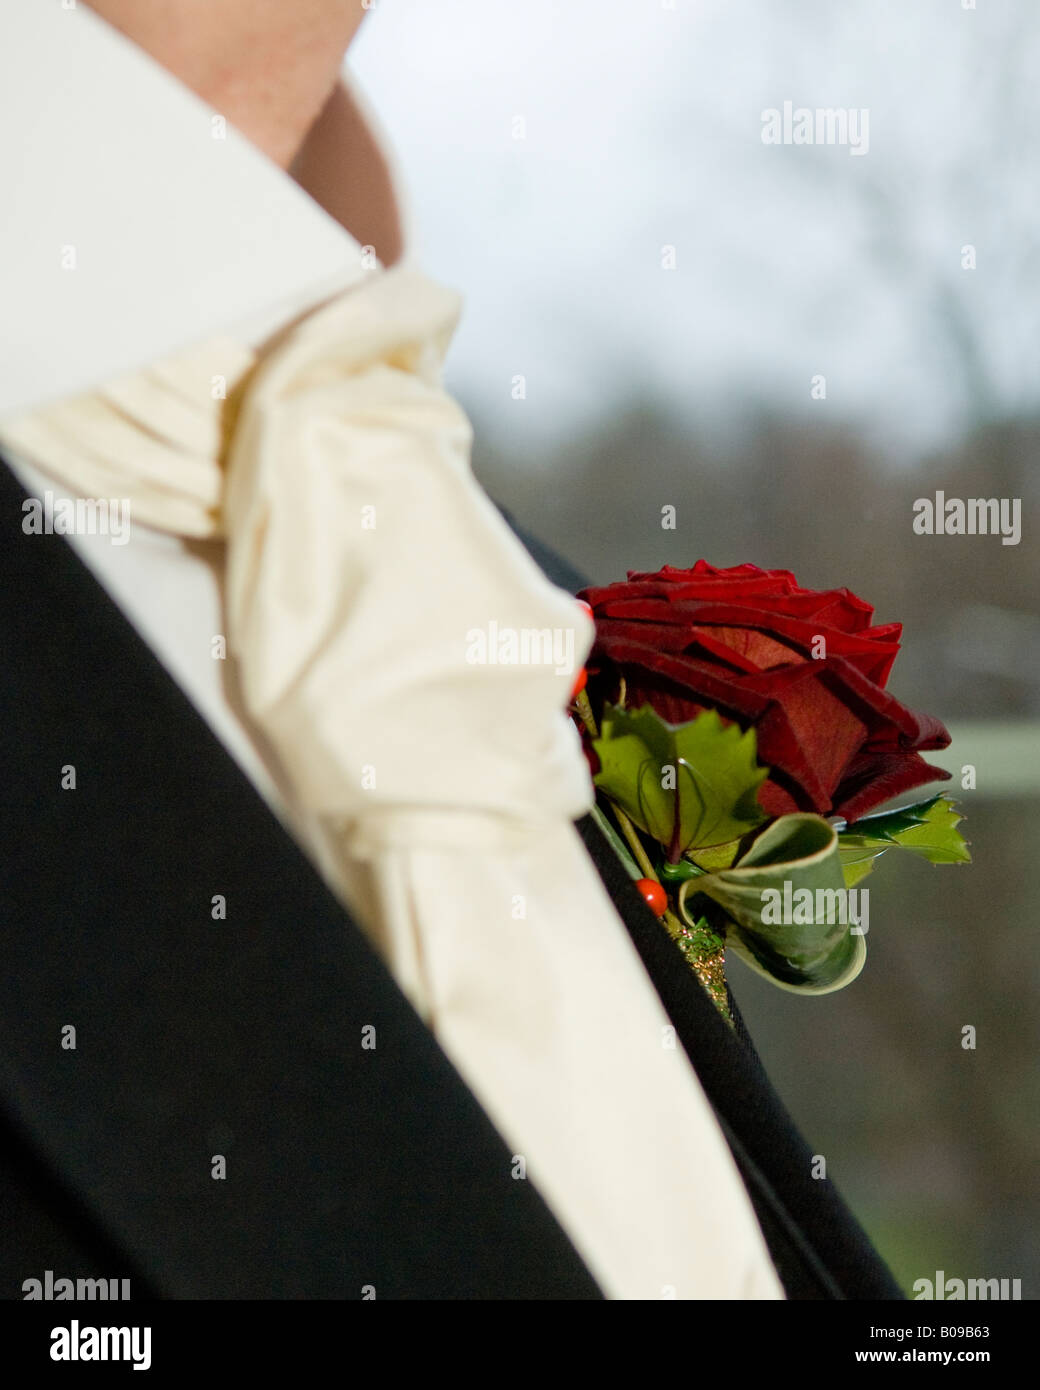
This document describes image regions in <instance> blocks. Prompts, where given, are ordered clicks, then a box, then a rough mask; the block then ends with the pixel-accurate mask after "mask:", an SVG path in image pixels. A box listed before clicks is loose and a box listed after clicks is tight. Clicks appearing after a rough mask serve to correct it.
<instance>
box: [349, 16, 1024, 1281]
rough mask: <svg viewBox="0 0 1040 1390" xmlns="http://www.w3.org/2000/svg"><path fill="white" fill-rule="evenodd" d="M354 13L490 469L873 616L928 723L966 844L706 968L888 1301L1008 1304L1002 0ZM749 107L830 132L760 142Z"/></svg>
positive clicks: (641, 565) (1005, 40)
mask: <svg viewBox="0 0 1040 1390" xmlns="http://www.w3.org/2000/svg"><path fill="white" fill-rule="evenodd" d="M372 7H373V8H374V9H376V10H377V13H376V14H374V15H372V16H371V17H370V18H369V20H368V21H367V23H366V25H365V26H364V28H363V30H362V33H361V36H360V38H359V40H358V41H357V43H356V45H355V47H354V48H353V49H352V56H351V62H352V66H353V68H354V71H355V72H356V74H357V75H358V77H359V79H360V81H361V85H362V87H363V88H364V89H365V91H366V92H367V93H368V95H369V97H370V98H371V100H372V102H373V104H374V106H375V108H376V110H377V111H378V113H379V116H380V118H381V120H382V122H383V124H384V125H385V127H386V129H387V131H388V133H389V135H390V139H391V142H392V144H393V145H394V146H395V148H396V149H397V151H398V155H399V161H400V165H401V171H402V176H403V180H404V184H405V187H406V188H407V190H408V193H409V197H410V199H411V204H412V215H413V218H414V223H415V227H416V231H417V234H418V235H417V239H416V242H415V248H416V251H417V254H418V255H419V257H420V259H421V261H422V263H423V264H424V266H425V268H426V269H427V270H428V271H429V272H430V273H431V274H433V275H434V276H436V277H437V278H439V279H441V280H443V281H445V282H447V283H448V284H451V285H453V286H454V287H456V288H458V289H459V290H460V291H462V292H463V294H464V296H465V306H466V307H465V311H464V316H463V320H462V323H461V326H460V329H459V332H458V335H457V337H456V339H455V342H454V344H453V347H452V350H451V354H450V356H449V374H448V384H449V386H450V388H451V389H452V390H453V391H454V392H455V394H456V395H457V397H458V398H459V399H460V400H461V401H462V403H463V404H464V406H465V407H466V409H467V410H468V411H469V413H470V415H471V417H472V419H473V421H474V425H475V429H476V438H477V445H476V454H475V460H474V462H475V467H476V470H477V472H478V475H479V476H480V478H481V480H482V481H483V483H484V485H485V487H486V488H487V489H488V491H489V492H490V493H491V495H492V496H493V497H494V498H495V499H496V500H497V501H498V502H500V503H501V504H502V505H504V506H506V507H507V508H509V509H510V510H511V511H512V512H513V514H514V515H515V516H516V517H517V519H518V520H519V521H520V522H521V523H522V524H523V525H524V526H525V527H526V528H527V529H529V530H530V531H532V532H534V533H535V534H536V535H538V536H539V537H540V538H541V539H543V540H545V541H546V542H548V543H549V544H550V545H552V546H553V547H554V548H555V549H557V550H558V551H560V552H561V553H562V554H563V555H564V556H566V557H567V558H568V559H569V560H570V561H571V562H572V563H573V564H574V565H575V566H577V567H578V568H579V569H580V570H582V571H583V572H584V573H585V574H586V575H587V576H588V577H589V578H590V579H591V580H594V581H596V582H605V581H609V580H612V579H618V578H622V577H623V575H624V571H625V570H626V569H651V568H656V567H657V566H659V565H662V564H664V563H671V564H675V565H690V564H692V563H693V562H694V561H695V560H696V559H697V558H699V557H701V556H703V557H704V558H706V559H708V560H710V561H712V563H714V564H716V565H730V564H738V563H740V562H742V561H745V560H751V561H753V562H755V563H756V564H759V565H762V566H767V567H768V566H778V567H782V568H788V569H793V570H794V572H795V574H796V575H797V577H798V579H799V582H800V583H801V584H803V585H805V586H807V587H812V588H830V587H833V586H841V585H847V586H848V587H850V588H851V589H853V590H854V591H855V592H856V593H858V594H860V595H861V596H862V597H864V598H866V599H868V600H869V601H870V602H872V603H873V604H874V605H875V608H876V611H877V621H879V622H889V621H894V620H899V621H902V622H903V623H904V625H905V630H904V650H903V652H902V653H901V655H900V657H899V659H898V660H897V662H896V666H895V670H894V672H893V676H892V679H891V681H890V688H891V689H892V690H893V692H894V693H895V694H896V695H897V696H898V697H899V698H900V699H901V700H903V701H904V702H905V703H907V704H909V705H911V706H912V707H916V708H919V709H921V710H924V711H927V712H929V713H933V714H936V715H938V716H939V717H940V718H942V719H943V720H944V721H945V722H946V723H947V724H948V725H949V726H950V728H951V731H952V733H953V734H954V741H953V745H952V747H951V748H950V749H949V750H948V752H947V753H946V754H942V755H938V756H936V757H934V758H932V759H931V760H934V761H937V762H940V763H942V764H943V765H944V766H946V767H948V768H950V769H951V770H952V771H954V773H955V778H954V781H953V782H951V783H950V784H948V789H949V790H950V791H951V792H952V793H953V794H954V795H955V796H956V797H957V799H958V801H959V802H960V805H961V809H962V810H963V811H964V813H965V815H966V817H967V820H966V822H965V824H964V826H962V829H963V830H964V831H965V832H966V834H967V836H968V838H969V839H970V841H971V843H972V851H973V854H974V860H975V862H974V864H973V865H972V866H970V867H964V868H945V869H933V868H931V867H930V866H929V865H927V864H925V863H923V862H917V861H913V862H900V861H897V860H896V859H895V857H893V856H891V855H889V856H886V857H885V858H883V859H882V860H881V861H880V863H879V865H878V868H877V869H876V871H875V873H874V876H873V878H872V879H871V880H870V888H871V918H870V934H869V938H868V949H869V957H868V962H867V967H866V969H865V971H864V973H863V975H862V976H861V977H860V979H859V980H858V981H857V982H856V983H855V984H853V985H852V986H851V987H850V988H849V989H848V990H846V991H843V992H841V993H839V994H837V995H831V996H827V997H825V998H823V999H819V1000H805V999H798V998H796V997H793V996H791V995H789V994H786V993H782V992H780V991H778V990H774V989H772V988H771V987H770V986H769V985H768V984H767V983H765V982H763V981H760V980H759V979H758V978H757V977H753V976H751V975H750V973H749V972H747V971H746V970H744V969H743V967H742V966H741V965H740V963H739V962H734V963H733V964H732V966H731V976H732V985H733V988H734V992H735V993H736V995H737V998H738V1000H739V1003H740V1005H741V1008H742V1009H743V1011H744V1012H745V1015H746V1017H747V1019H748V1022H749V1026H750V1027H751V1031H752V1033H753V1034H754V1036H755V1038H756V1041H757V1043H758V1046H759V1050H760V1051H761V1052H762V1054H763V1056H764V1058H765V1059H766V1061H767V1065H768V1068H769V1070H770V1073H771V1075H772V1077H773V1080H774V1082H775V1084H776V1085H777V1088H778V1089H779V1091H780V1092H781V1094H782V1095H783V1097H784V1099H785V1101H786V1102H787V1104H788V1106H789V1108H790V1109H791V1111H792V1113H793V1114H794V1116H795V1118H796V1120H797V1122H798V1123H799V1125H800V1126H801V1128H802V1130H803V1132H804V1133H805V1135H806V1137H807V1138H808V1140H809V1142H810V1144H811V1145H812V1147H813V1148H814V1150H815V1151H816V1152H817V1153H819V1154H822V1155H824V1156H825V1157H826V1160H827V1167H828V1173H829V1175H830V1176H831V1177H833V1178H834V1179H835V1180H836V1181H837V1183H838V1184H839V1186H840V1187H841V1188H842V1189H843V1191H844V1193H845V1195H846V1197H847V1198H848V1200H849V1202H850V1204H851V1205H852V1207H853V1208H854V1210H855V1211H856V1212H857V1214H858V1215H859V1216H860V1219H861V1220H862V1221H863V1223H864V1225H865V1226H866V1227H867V1229H868V1230H869V1232H870V1233H871V1235H872V1237H873V1238H874V1240H875V1242H876V1243H877V1245H878V1247H879V1248H880V1250H881V1252H882V1254H883V1255H884V1256H885V1257H886V1258H887V1260H888V1261H889V1263H890V1264H891V1266H892V1268H893V1270H894V1271H895V1273H896V1276H897V1278H899V1280H900V1281H901V1282H902V1283H903V1285H904V1287H905V1288H906V1289H907V1291H908V1292H910V1291H911V1290H912V1285H913V1282H914V1280H915V1279H920V1278H927V1279H934V1278H935V1273H936V1271H937V1270H943V1271H945V1272H946V1275H947V1277H948V1278H954V1277H957V1278H962V1279H968V1278H1009V1279H1012V1278H1018V1279H1021V1280H1022V1296H1023V1298H1036V1297H1038V1296H1040V1255H1038V1243H1037V1241H1036V1239H1035V1232H1036V1229H1037V1226H1038V1217H1040V1184H1038V1182H1037V1179H1036V1173H1037V1171H1038V1160H1040V1130H1038V1125H1037V1117H1038V1115H1040V1094H1038V1092H1040V1081H1038V1077H1040V1071H1038V1068H1037V1065H1036V1057H1037V1041H1038V1038H1037V1034H1038V1022H1040V956H1038V952H1037V950H1036V935H1037V927H1038V924H1040V887H1038V883H1040V879H1038V876H1037V875H1036V873H1035V872H1030V870H1031V869H1032V868H1033V867H1034V866H1035V865H1036V864H1037V863H1038V862H1040V610H1038V587H1040V586H1038V583H1037V580H1038V568H1037V562H1036V553H1035V549H1034V546H1035V540H1034V532H1033V526H1034V524H1035V521H1036V517H1037V506H1036V504H1037V500H1038V492H1040V479H1038V473H1037V467H1036V457H1037V451H1038V446H1040V332H1038V329H1040V312H1038V307H1037V299H1038V290H1037V271H1038V269H1040V194H1038V190H1037V170H1038V167H1040V165H1038V155H1040V88H1038V85H1037V80H1036V74H1037V72H1040V14H1038V13H1037V11H1036V6H1035V0H979V3H978V9H975V8H973V7H972V5H970V4H966V3H965V0H914V4H913V5H907V4H906V2H905V0H843V3H842V4H841V5H840V6H839V5H836V4H834V3H832V0H799V3H797V4H795V5H791V4H788V5H783V6H781V5H777V4H775V3H769V0H727V2H726V3H719V2H718V0H674V3H670V0H566V2H565V3H561V0H437V3H435V4H434V3H430V0H378V4H376V3H375V0H373V6H372ZM787 101H789V102H791V103H792V105H793V107H795V108H797V107H809V108H812V109H815V108H818V107H821V108H832V109H843V110H846V111H851V112H854V113H857V114H856V115H855V116H854V120H856V121H859V122H860V125H859V127H858V129H857V133H858V135H859V139H860V144H861V146H862V149H863V152H862V153H853V152H852V148H851V145H850V144H845V145H841V144H819V145H817V144H799V145H796V144H792V143H787V144H766V143H764V142H763V138H762V136H763V128H764V126H763V112H764V111H766V110H768V109H770V108H772V109H777V110H780V111H782V110H783V106H784V103H785V102H787ZM863 111H865V112H866V120H867V125H866V126H863V125H862V120H863V117H861V116H860V115H859V114H858V113H860V112H863ZM864 134H866V137H867V138H866V139H864V138H863V135H864ZM821 379H822V387H823V390H822V391H821ZM936 490H941V491H943V492H945V493H946V495H947V496H948V497H961V498H968V497H996V498H1006V499H1013V498H1019V499H1021V508H1022V536H1021V541H1020V543H1019V544H1017V545H1003V544H1002V543H1001V538H1000V537H999V536H922V535H916V534H914V532H913V530H912V520H913V503H914V501H915V500H916V499H917V498H921V497H929V498H931V497H933V496H934V494H935V492H936ZM669 504H670V505H672V506H674V507H675V508H676V517H677V522H676V529H675V530H668V531H666V530H662V529H661V508H662V507H663V506H665V505H669ZM968 764H970V765H972V766H973V767H974V768H975V770H976V774H975V775H976V783H977V785H976V787H975V789H973V790H962V789H961V769H962V768H963V767H964V766H965V765H968ZM906 799H910V800H912V799H914V798H913V796H911V797H909V798H904V800H906ZM907 859H909V856H907ZM968 1024H971V1025H973V1026H974V1027H975V1029H976V1031H977V1046H976V1048H975V1050H974V1051H970V1050H965V1049H964V1048H962V1046H961V1040H962V1033H961V1030H962V1028H963V1027H964V1026H965V1025H968Z"/></svg>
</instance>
